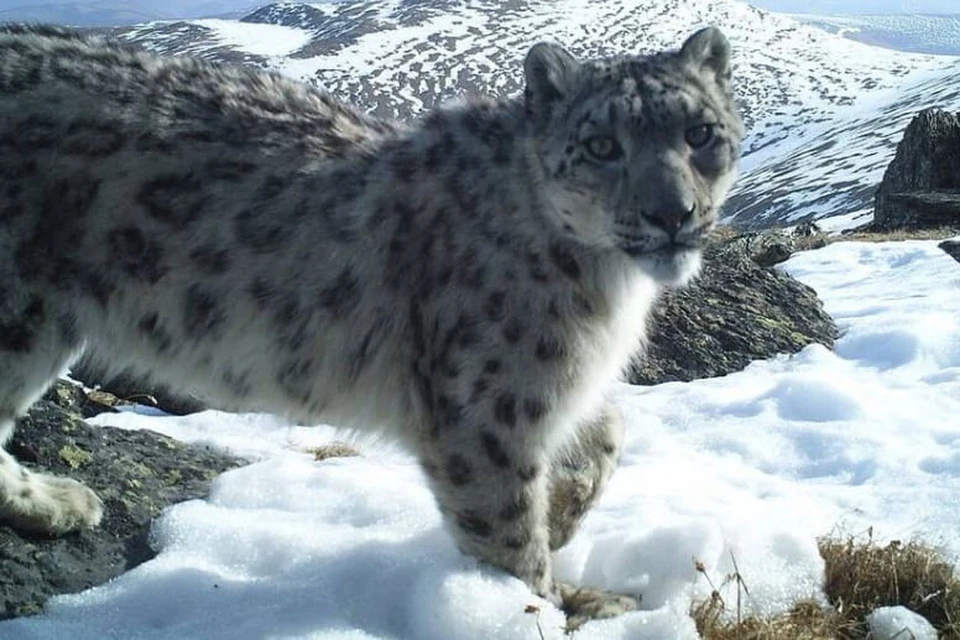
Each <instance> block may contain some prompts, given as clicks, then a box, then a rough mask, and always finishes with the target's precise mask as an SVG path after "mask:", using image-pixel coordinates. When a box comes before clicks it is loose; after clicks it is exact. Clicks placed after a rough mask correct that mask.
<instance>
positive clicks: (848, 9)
mask: <svg viewBox="0 0 960 640" xmlns="http://www.w3.org/2000/svg"><path fill="white" fill-rule="evenodd" d="M314 1H316V0H314ZM321 1H322V0H321ZM267 2H268V0H265V1H264V4H267ZM49 4H76V5H82V4H100V5H111V6H118V7H119V6H125V5H126V6H131V7H133V6H136V7H138V8H143V7H146V8H152V9H156V10H160V11H163V10H164V9H165V8H166V7H168V6H169V5H170V2H168V0H127V1H126V2H124V1H121V0H118V1H116V2H110V1H108V2H102V1H101V2H83V1H78V0H0V11H4V10H7V9H12V8H16V7H35V6H40V5H49ZM211 4H216V5H221V6H224V7H227V9H229V7H230V5H236V6H237V8H246V7H248V6H249V5H250V4H251V3H250V2H247V1H244V0H215V2H211ZM751 4H753V5H755V6H758V7H762V8H765V9H771V10H775V11H785V12H791V13H820V14H835V13H960V8H958V5H957V0H754V1H753V2H751Z"/></svg>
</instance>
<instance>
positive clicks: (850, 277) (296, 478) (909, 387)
mask: <svg viewBox="0 0 960 640" xmlns="http://www.w3.org/2000/svg"><path fill="white" fill-rule="evenodd" d="M785 268H786V270H787V271H789V272H790V273H792V274H794V275H795V276H797V277H798V278H799V279H800V280H802V281H803V282H806V283H807V284H809V285H811V286H813V287H814V288H815V289H816V290H817V291H818V293H819V295H820V297H821V298H822V299H823V301H824V304H825V306H826V309H827V310H828V311H829V312H830V313H831V314H832V315H833V316H834V317H835V318H836V320H837V323H838V326H839V328H840V331H841V334H842V335H841V337H840V339H839V340H838V342H837V345H836V350H835V351H834V352H831V351H829V350H827V349H826V348H824V347H821V346H810V347H808V348H806V349H805V350H803V351H802V352H801V353H799V354H797V355H795V356H793V357H787V356H781V357H776V358H773V359H771V360H767V361H758V362H755V363H753V364H751V365H750V366H748V367H747V368H746V369H745V370H744V371H741V372H738V373H735V374H732V375H729V376H726V377H723V378H715V379H709V380H700V381H696V382H692V383H669V384H663V385H657V386H652V387H631V386H628V385H622V386H620V387H618V388H617V389H616V390H615V394H614V397H615V400H616V402H617V403H618V404H619V406H620V407H621V409H622V410H623V411H624V413H625V415H626V417H627V420H628V424H629V435H628V441H627V445H626V449H625V452H624V455H623V459H622V461H621V464H620V468H619V469H618V471H617V473H616V474H615V475H614V478H613V481H612V482H611V485H610V487H609V489H608V491H607V493H606V494H605V495H604V497H603V499H602V500H601V502H600V504H599V505H598V506H597V508H596V509H595V510H594V511H592V512H591V513H590V515H589V516H588V517H587V519H586V520H585V522H584V525H583V527H582V529H581V531H580V532H579V533H578V535H577V536H576V537H575V538H574V540H573V541H572V542H571V544H570V545H569V546H568V547H567V548H565V549H563V550H562V551H561V552H559V553H558V554H556V558H555V564H556V572H557V575H558V577H559V578H560V579H562V580H567V581H570V582H574V583H580V584H589V585H595V586H600V587H605V588H609V589H615V590H620V591H624V592H633V593H636V592H639V593H642V595H643V608H644V610H643V611H640V612H637V613H634V614H630V615H627V616H623V617H621V618H617V619H614V620H607V621H599V622H591V623H589V624H588V625H586V626H585V627H584V628H582V629H581V630H580V632H579V633H578V634H577V637H578V638H579V639H580V640H590V639H599V638H603V639H617V638H623V639H626V638H630V639H640V640H642V639H644V638H650V639H654V638H655V639H659V640H663V639H667V640H670V639H678V640H679V639H686V638H695V637H696V633H695V631H694V628H693V625H692V622H691V620H690V618H689V617H688V615H687V613H688V611H689V608H690V606H691V603H693V602H695V601H696V600H697V599H701V598H705V597H707V595H708V594H709V592H710V587H709V585H708V584H707V581H706V580H705V579H704V578H703V576H701V575H698V573H697V572H696V571H695V569H694V561H699V562H701V563H703V565H704V567H705V569H706V572H707V574H708V576H710V577H711V579H712V581H713V582H714V583H715V584H718V585H719V584H720V583H722V582H723V577H724V576H725V575H727V574H729V573H730V572H732V571H733V569H734V562H736V567H737V568H738V569H739V572H740V574H741V575H742V576H743V579H744V581H745V582H746V585H747V587H748V589H749V593H750V595H749V597H748V596H744V607H745V610H746V611H748V612H757V613H765V614H768V613H775V612H779V611H783V610H785V609H787V608H788V607H789V606H790V604H791V603H792V602H794V601H795V600H796V599H798V598H804V597H817V598H822V594H821V592H820V581H821V578H822V570H823V566H822V560H821V559H820V557H819V555H818V553H817V547H816V537H817V536H820V535H823V534H828V533H831V532H844V533H851V534H856V533H859V532H863V531H866V530H867V529H868V528H870V527H872V528H873V531H874V535H875V539H877V540H880V541H882V540H883V539H885V538H898V539H904V538H909V537H911V536H921V537H922V538H923V539H925V540H927V541H929V542H932V543H934V544H939V545H942V547H943V548H944V550H945V551H946V553H948V554H949V555H950V557H955V556H956V554H957V553H958V552H960V538H958V537H957V531H960V508H958V507H960V421H958V420H957V419H956V416H958V415H960V295H958V293H960V269H958V265H957V264H956V263H955V262H954V261H953V260H951V259H950V258H949V257H948V256H947V255H946V254H944V253H943V252H942V251H940V250H939V249H937V247H936V243H935V242H926V241H909V242H895V243H875V244H874V243H856V242H844V243H836V244H832V245H830V246H828V247H825V248H823V249H820V250H817V251H811V252H805V253H801V254H798V255H796V256H794V257H793V258H792V259H791V260H789V261H788V262H787V263H786V266H785ZM95 421H96V422H98V423H100V424H111V425H114V426H118V427H122V428H128V429H139V428H150V429H154V430H157V431H160V432H163V433H167V434H169V435H172V436H174V437H177V438H180V439H183V440H188V441H192V442H198V443H205V444H210V445H213V446H219V447H224V448H228V449H230V450H232V451H234V452H236V453H238V454H240V455H243V456H245V457H247V458H248V459H255V460H256V462H254V463H253V464H251V465H249V466H246V467H243V468H240V469H236V470H233V471H230V472H227V473H225V474H223V475H222V476H220V477H219V478H218V479H217V480H216V481H215V483H214V485H213V488H212V490H211V495H210V497H209V498H208V499H207V500H194V501H191V502H187V503H183V504H179V505H176V506H174V507H172V508H169V509H167V510H166V511H165V512H164V513H163V515H162V516H161V517H160V518H159V519H158V521H157V522H156V524H155V526H154V528H153V533H152V541H153V544H154V546H155V547H156V548H157V549H158V550H159V552H160V553H159V555H158V556H157V557H156V558H155V559H154V560H151V561H150V562H147V563H145V564H143V565H141V566H139V567H137V568H136V569H134V570H132V571H130V572H128V573H126V574H124V575H122V576H120V577H119V578H117V579H115V580H114V581H112V582H111V583H109V584H107V585H104V586H101V587H97V588H94V589H90V590H88V591H86V592H84V593H80V594H76V595H69V596H62V597H58V598H55V599H53V600H52V601H51V603H50V605H49V608H48V611H47V612H46V613H45V614H44V615H42V616H39V617H35V618H29V619H21V620H15V621H10V622H6V623H3V624H0V637H3V638H19V639H23V640H29V639H42V638H49V639H54V638H66V637H69V638H76V639H84V638H89V639H91V640H93V639H94V638H96V639H98V640H99V639H101V638H129V637H137V638H157V639H160V638H180V637H203V638H225V639H226V638H231V639H232V638H245V637H272V638H316V639H323V640H328V639H331V638H337V639H346V638H350V639H360V638H363V639H369V638H379V639H388V638H389V639H400V638H422V639H425V640H429V639H432V638H436V639H438V640H440V639H447V638H451V637H456V638H465V639H469V638H476V639H478V640H479V639H486V638H521V639H522V638H531V639H536V638H538V637H539V631H538V630H537V625H538V624H539V625H540V627H541V629H542V630H543V633H544V636H545V637H547V638H560V637H562V634H561V632H560V630H559V629H560V627H561V625H562V624H563V617H562V614H561V613H560V612H559V611H557V610H556V609H554V608H553V607H552V606H550V605H549V604H548V603H546V602H545V601H542V600H540V599H538V598H536V597H535V596H533V595H532V594H531V593H530V592H529V591H528V590H527V589H526V588H525V586H524V585H523V584H521V583H520V582H519V581H518V580H516V579H513V578H511V577H508V576H506V575H504V574H502V573H501V572H498V571H495V570H492V569H489V568H486V567H482V566H478V565H477V563H476V562H475V561H474V560H473V559H471V558H469V557H466V556H464V555H462V554H460V553H459V552H458V551H457V549H456V548H455V546H454V544H453V542H452V539H451V538H450V537H449V535H448V534H447V533H446V532H445V531H444V529H443V528H442V524H441V518H440V515H439V513H438V511H437V509H436V507H435V506H434V503H433V499H432V497H431V494H430V493H429V491H428V489H427V487H426V485H425V483H424V479H423V476H422V475H421V473H420V471H419V469H418V468H417V466H416V464H415V462H414V460H413V459H412V458H411V457H409V456H408V455H407V454H406V453H404V452H403V451H400V450H399V449H397V448H395V447H393V446H392V445H391V444H389V443H385V442H378V441H376V440H373V439H370V438H363V437H359V436H354V437H353V438H352V439H351V440H350V442H351V443H352V444H353V445H354V446H356V447H357V448H359V449H360V450H361V451H362V453H363V455H362V456H360V457H352V458H337V459H328V460H325V461H323V462H315V461H314V460H313V458H312V456H311V455H310V454H309V449H310V448H311V447H316V446H319V445H322V444H324V443H327V442H329V441H330V440H331V439H334V438H336V437H342V434H338V433H337V432H336V431H335V430H333V429H332V428H330V427H314V428H308V427H302V426H291V425H287V424H284V423H283V422H282V421H280V420H278V419H276V418H272V417H268V416H263V415H255V414H245V415H231V414H227V413H221V412H216V411H207V412H203V413H200V414H196V415H193V416H186V417H174V416H164V415H157V414H156V412H141V411H128V412H124V413H120V414H103V415H101V416H98V417H97V418H96V419H95ZM723 595H724V597H725V598H726V600H727V602H733V601H734V599H735V597H736V593H735V586H734V585H727V586H726V587H724V588H723ZM527 605H535V606H536V607H538V608H539V614H535V613H526V612H525V607H526V606H527ZM538 616H539V618H538ZM890 621H893V622H890ZM875 624H876V625H880V626H881V627H882V626H883V625H887V627H883V628H889V625H890V624H894V626H896V625H901V626H906V625H913V623H911V622H909V620H908V619H907V617H906V616H905V615H903V614H902V612H900V613H896V612H894V613H881V614H879V616H878V618H877V622H875ZM910 628H911V629H919V627H917V626H916V625H913V626H911V627H910ZM915 633H916V631H915ZM878 637H882V636H878ZM917 637H924V636H920V635H918V636H917Z"/></svg>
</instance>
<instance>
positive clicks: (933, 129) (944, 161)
mask: <svg viewBox="0 0 960 640" xmlns="http://www.w3.org/2000/svg"><path fill="white" fill-rule="evenodd" d="M873 219H874V223H873V227H874V228H875V229H880V230H889V229H903V228H922V227H939V226H958V225H960V113H958V114H952V113H949V112H947V111H941V110H939V109H928V110H925V111H921V112H920V113H919V114H918V115H917V116H916V117H915V118H914V119H913V121H912V122H911V123H910V125H909V126H908V127H907V129H906V131H905V132H904V134H903V140H902V141H901V142H900V146H899V147H897V154H896V156H895V157H894V159H893V162H891V163H890V166H889V167H887V170H886V172H885V173H884V174H883V181H882V182H881V183H880V186H879V188H878V189H877V193H876V196H875V200H874V217H873Z"/></svg>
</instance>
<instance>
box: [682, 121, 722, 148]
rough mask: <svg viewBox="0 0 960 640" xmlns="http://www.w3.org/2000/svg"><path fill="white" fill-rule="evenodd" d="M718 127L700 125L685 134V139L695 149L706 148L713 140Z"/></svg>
mask: <svg viewBox="0 0 960 640" xmlns="http://www.w3.org/2000/svg"><path fill="white" fill-rule="evenodd" d="M715 129H716V126H715V125H712V124H699V125H697V126H695V127H690V128H689V129H687V130H686V132H685V133H684V134H683V139H684V140H686V141H687V144H688V145H690V147H691V148H693V149H700V148H701V147H705V146H707V145H708V144H710V142H711V141H712V140H713V136H714V133H715Z"/></svg>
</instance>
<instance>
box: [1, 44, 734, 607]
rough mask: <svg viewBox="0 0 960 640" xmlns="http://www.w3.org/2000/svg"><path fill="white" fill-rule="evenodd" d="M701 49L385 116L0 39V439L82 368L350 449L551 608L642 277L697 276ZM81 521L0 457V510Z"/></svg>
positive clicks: (582, 596)
mask: <svg viewBox="0 0 960 640" xmlns="http://www.w3.org/2000/svg"><path fill="white" fill-rule="evenodd" d="M731 76H732V74H731V49H730V46H729V43H728V41H727V40H726V38H725V37H724V35H723V34H722V33H721V32H720V31H719V30H718V29H717V28H715V27H706V28H703V29H701V30H699V31H697V32H696V33H694V34H693V35H691V36H690V37H689V38H688V39H686V41H685V42H683V43H682V45H681V46H680V47H678V48H677V49H665V50H658V51H655V52H653V53H645V54H630V55H623V56H617V57H608V58H598V59H578V58H577V57H575V56H574V55H572V54H571V53H570V52H568V51H567V50H566V49H564V48H563V47H562V46H561V45H559V44H555V43H548V42H542V43H539V44H536V45H534V46H533V47H532V48H530V49H529V50H528V51H527V52H526V55H525V58H524V60H523V64H522V79H523V91H522V93H520V94H519V95H516V96H512V97H507V98H501V99H493V98H471V99H465V100H460V101H455V102H452V103H450V104H446V105H444V106H442V107H440V108H438V109H435V110H432V111H429V112H426V113H425V114H424V115H423V116H422V117H420V118H419V119H417V120H416V121H415V122H413V123H408V124H401V123H398V122H392V121H387V120H384V119H379V118H375V117H372V116H370V115H368V114H366V113H364V112H363V111H361V110H360V109H358V108H356V107H354V106H351V105H349V104H346V103H344V102H342V101H339V100H337V99H336V98H335V97H333V96H331V95H330V94H329V93H326V92H324V91H322V90H320V89H318V88H315V87H313V86H310V85H308V84H306V83H302V82H298V81H295V80H293V79H290V78H286V77H284V76H282V75H280V74H278V73H274V72H268V71H263V70H254V69H250V68H242V67H238V66H229V65H217V64H214V63H211V62H208V61H203V60H200V59H194V58H190V57H170V58H163V57H158V56H155V55H152V54H149V53H147V52H143V51H139V50H134V49H133V48H132V47H129V46H127V45H122V44H117V43H114V42H111V41H110V40H108V39H105V38H102V37H98V36H92V35H82V34H78V33H75V32H73V31H69V30H63V29H60V28H55V27H46V26H29V27H26V26H15V25H7V26H5V27H3V28H2V29H0V175H2V181H0V444H3V443H6V442H8V441H9V439H10V437H11V435H12V433H13V430H14V426H15V421H16V419H17V418H18V417H19V416H22V415H23V414H24V413H25V412H26V411H27V410H28V408H29V407H30V406H31V404H32V403H33V402H35V401H36V400H37V399H38V398H39V397H40V395H41V394H42V393H43V392H44V390H45V389H47V388H48V386H49V385H50V384H51V383H52V381H53V380H55V379H56V378H57V377H58V376H59V375H61V374H63V372H65V371H66V370H68V368H69V366H70V365H71V363H72V362H74V361H75V359H76V358H77V357H79V356H80V355H81V354H87V355H88V356H90V357H93V358H96V359H97V361H98V362H101V363H103V364H104V365H105V366H107V367H109V368H111V370H117V371H128V372H129V371H133V372H137V373H139V374H143V375H145V376H149V377H150V379H151V380H153V381H155V382H156V383H157V384H164V385H167V386H170V387H173V388H178V389H182V390H185V391H188V392H189V393H191V394H193V395H196V396H198V397H202V398H206V399H209V401H210V402H211V403H212V404H213V405H215V406H217V407H220V408H224V409H230V410H243V411H260V412H270V413H273V414H277V415H281V416H285V417H286V418H288V419H289V420H291V421H295V422H297V423H299V424H318V423H326V424H332V425H336V426H340V427H344V428H347V429H357V430H374V431H376V432H379V433H384V434H388V435H390V436H392V437H394V438H396V439H397V440H398V441H399V442H401V443H402V444H403V445H404V446H406V447H407V449H408V450H409V451H410V452H411V453H412V454H414V455H415V456H416V458H417V460H418V461H419V464H420V466H421V467H422V470H423V472H424V480H425V482H426V483H428V484H429V486H430V488H431V490H432V492H433V494H434V495H435V497H436V502H437V505H438V508H439V510H440V513H441V514H442V516H443V520H444V522H445V526H446V527H447V528H448V529H449V531H450V533H451V534H452V536H453V538H454V539H455V541H456V543H457V545H458V547H459V549H460V550H461V551H462V552H463V553H465V554H468V555H471V556H474V557H475V558H476V559H478V560H479V561H481V562H483V563H485V564H487V565H491V566H493V567H496V568H499V569H502V570H504V571H506V572H507V573H509V574H511V575H513V576H515V577H516V578H519V579H520V580H522V581H523V582H524V583H526V584H527V585H528V586H529V588H530V589H531V590H532V591H533V593H534V594H536V595H538V596H541V597H543V598H545V599H547V600H548V601H549V602H551V603H553V604H555V605H558V606H563V607H565V608H566V610H567V612H568V613H571V614H572V615H584V616H587V617H602V616H608V615H615V614H617V613H620V612H623V611H628V610H630V609H632V608H634V607H636V606H637V600H636V597H635V596H636V595H640V594H629V595H622V594H614V593H609V592H606V591H603V590H601V589H596V588H587V587H581V588H576V587H573V586H571V585H568V584H564V583H561V582H558V581H557V580H555V579H554V576H553V570H552V565H551V552H553V551H555V550H557V549H559V548H561V547H563V546H564V545H565V544H566V543H567V542H568V541H569V540H570V538H571V537H572V536H573V535H574V533H575V531H576V530H577V528H578V526H579V523H580V522H581V520H582V518H583V516H584V514H585V513H586V512H587V510H588V509H589V508H590V507H591V506H592V505H593V504H594V503H595V502H596V500H597V499H598V497H599V496H600V495H601V492H602V490H603V487H604V485H605V484H606V483H607V481H608V479H609V477H610V475H611V474H612V473H613V471H614V469H615V467H616V466H617V461H618V459H619V456H620V452H621V449H622V447H623V442H624V426H623V420H622V418H621V416H620V415H619V414H618V411H617V409H616V407H615V406H614V405H613V403H612V402H611V400H610V399H609V393H610V390H611V388H612V385H614V383H615V382H616V381H617V380H618V379H619V378H620V376H621V374H622V372H623V371H624V368H625V366H626V365H627V364H628V362H629V360H630V358H631V356H632V354H634V353H635V352H636V351H637V350H638V349H640V348H641V347H642V343H643V338H644V331H645V319H646V317H647V314H648V312H649V310H650V308H651V306H652V305H653V304H654V302H655V300H656V297H657V294H658V292H659V291H661V290H662V289H663V288H664V287H670V286H682V285H683V284H684V283H685V282H687V281H688V280H689V279H690V278H692V277H693V276H694V275H695V274H696V273H697V271H698V269H699V265H700V253H701V246H702V244H703V243H704V239H705V238H706V237H707V234H708V232H709V231H710V230H711V228H712V227H713V226H714V225H715V223H716V221H717V217H718V211H719V208H720V206H721V205H722V203H723V202H724V200H725V198H726V195H727V193H728V191H729V189H730V188H731V186H732V183H733V181H734V178H735V175H736V173H737V167H738V159H739V155H740V148H741V139H742V137H743V134H744V131H743V125H742V121H741V118H740V116H739V115H738V110H737V107H736V104H735V101H734V92H733V88H732V80H731ZM103 509H104V505H103V504H102V503H101V501H100V500H99V498H98V497H97V495H96V494H95V492H94V491H93V490H92V489H90V488H88V487H86V486H84V485H82V484H80V483H78V482H76V481H74V480H71V479H69V478H64V477H55V476H52V475H49V474H45V473H43V472H42V471H41V470H38V469H37V468H34V467H32V468H27V467H25V466H22V465H21V464H20V463H19V462H18V461H17V460H15V459H14V458H13V456H12V455H10V453H9V452H6V451H3V450H2V449H0V520H2V521H3V522H4V523H7V524H8V525H10V526H12V527H14V528H15V529H18V530H23V531H32V532H40V533H43V534H52V535H60V534H65V533H67V532H69V531H72V530H75V529H80V528H85V527H94V526H96V525H97V524H98V522H99V521H100V519H101V516H102V513H103Z"/></svg>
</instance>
